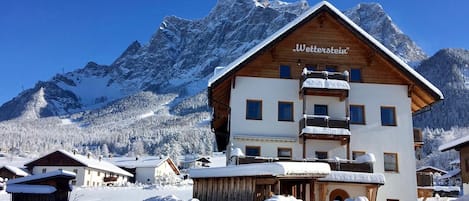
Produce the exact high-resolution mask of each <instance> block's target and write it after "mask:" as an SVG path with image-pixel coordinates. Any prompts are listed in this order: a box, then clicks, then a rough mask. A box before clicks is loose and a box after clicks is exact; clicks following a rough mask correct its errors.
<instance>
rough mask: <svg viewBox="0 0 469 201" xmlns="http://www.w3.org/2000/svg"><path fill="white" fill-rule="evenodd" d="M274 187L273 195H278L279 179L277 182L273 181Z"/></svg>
mask: <svg viewBox="0 0 469 201" xmlns="http://www.w3.org/2000/svg"><path fill="white" fill-rule="evenodd" d="M274 185H275V187H274V193H275V195H280V180H279V179H277V182H275V184H274Z"/></svg>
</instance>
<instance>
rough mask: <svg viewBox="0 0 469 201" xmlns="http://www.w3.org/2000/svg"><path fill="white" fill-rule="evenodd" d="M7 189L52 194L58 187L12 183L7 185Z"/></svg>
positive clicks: (8, 190)
mask: <svg viewBox="0 0 469 201" xmlns="http://www.w3.org/2000/svg"><path fill="white" fill-rule="evenodd" d="M6 191H7V192H8V193H28V194H51V193H53V192H55V191H57V189H56V188H55V187H53V186H48V185H28V184H11V185H7V189H6Z"/></svg>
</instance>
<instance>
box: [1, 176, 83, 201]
mask: <svg viewBox="0 0 469 201" xmlns="http://www.w3.org/2000/svg"><path fill="white" fill-rule="evenodd" d="M75 176H76V174H75V173H73V172H69V171H65V170H56V171H52V172H48V173H43V174H36V175H31V176H26V177H21V178H17V179H12V180H9V181H8V182H7V189H6V191H7V192H8V193H10V194H11V200H12V201H68V198H69V192H70V191H72V187H71V186H70V180H72V179H75Z"/></svg>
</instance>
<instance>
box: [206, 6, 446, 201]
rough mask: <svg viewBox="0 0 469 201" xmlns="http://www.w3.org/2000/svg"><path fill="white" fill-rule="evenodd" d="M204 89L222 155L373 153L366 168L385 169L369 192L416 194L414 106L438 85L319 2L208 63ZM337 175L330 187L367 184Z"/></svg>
mask: <svg viewBox="0 0 469 201" xmlns="http://www.w3.org/2000/svg"><path fill="white" fill-rule="evenodd" d="M303 47H304V48H303ZM218 70H220V69H218ZM209 98H210V105H211V106H212V107H213V109H214V118H213V119H212V128H213V129H214V130H215V134H216V137H217V143H218V146H219V149H220V148H221V149H223V146H224V145H226V151H227V160H228V163H230V157H229V156H230V151H231V150H232V149H234V148H239V149H241V150H243V151H244V153H245V155H246V157H247V158H251V161H252V160H259V159H263V160H295V161H302V160H308V161H310V160H311V161H333V160H335V161H340V160H344V161H352V162H353V161H354V159H355V158H356V157H358V156H360V155H364V154H373V155H374V157H375V160H376V161H375V162H374V164H373V167H372V170H371V172H372V173H382V174H384V176H385V178H386V184H385V185H383V186H381V187H379V191H378V194H377V198H376V200H389V201H394V200H401V201H402V200H415V199H416V198H417V188H416V187H417V182H416V177H415V172H416V168H415V154H414V141H413V140H414V139H413V125H412V115H413V114H415V113H416V112H418V111H420V110H423V109H425V108H426V107H428V106H430V105H431V104H433V103H435V102H437V101H439V100H441V99H443V95H442V94H441V92H440V91H439V90H438V89H437V88H435V87H434V86H433V85H432V84H431V83H429V82H428V81H427V80H425V79H424V78H423V77H421V76H420V75H418V73H416V72H415V71H414V70H413V69H412V68H411V67H409V66H408V65H407V64H405V63H404V62H403V61H401V60H400V59H399V58H397V56H395V55H394V54H392V53H391V52H390V51H389V50H387V49H386V48H385V47H383V45H382V44H380V43H379V42H377V41H376V40H375V39H373V38H372V37H371V36H370V35H368V34H367V33H366V32H364V31H363V30H362V29H360V28H359V27H358V26H357V25H355V24H354V23H353V22H351V20H350V19H348V18H347V17H345V16H344V15H343V14H342V13H340V11H338V10H337V9H336V8H334V7H333V6H332V5H330V4H329V3H326V2H322V3H319V4H318V5H316V6H315V7H313V8H312V9H311V10H310V11H308V12H306V13H305V14H303V15H302V16H300V17H299V18H298V19H297V20H295V21H293V22H292V23H290V24H288V25H287V26H286V27H284V28H283V29H281V30H280V31H279V32H277V33H275V34H274V35H273V36H271V37H270V38H268V39H266V40H265V41H264V42H262V43H261V44H260V45H258V46H256V47H254V48H253V49H252V50H251V51H249V52H248V53H246V54H245V55H244V56H242V57H241V58H239V59H237V60H236V61H234V62H233V63H231V64H230V65H228V66H227V67H225V68H224V69H223V70H222V71H218V73H215V74H214V76H213V77H212V79H211V80H210V81H209ZM220 144H222V145H221V146H220ZM334 185H335V184H328V185H327V189H328V191H327V192H329V193H331V192H333V191H334V190H340V191H344V192H345V194H344V193H342V194H344V196H346V197H353V196H359V195H360V194H361V195H364V194H366V192H365V190H366V189H365V188H362V187H359V186H355V188H353V187H350V186H344V185H339V186H342V189H340V188H339V187H337V186H334ZM352 186H353V185H352ZM339 194H341V192H339V193H338V195H339ZM352 195H353V196H352ZM344 196H342V195H341V196H339V197H338V198H339V200H341V199H343V197H344ZM325 197H327V200H331V199H334V200H335V199H336V198H335V197H334V196H333V195H332V194H331V195H330V196H325ZM316 200H317V199H316Z"/></svg>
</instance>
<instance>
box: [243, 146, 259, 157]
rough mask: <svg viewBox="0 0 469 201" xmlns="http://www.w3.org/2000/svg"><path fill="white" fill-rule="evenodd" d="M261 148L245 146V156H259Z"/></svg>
mask: <svg viewBox="0 0 469 201" xmlns="http://www.w3.org/2000/svg"><path fill="white" fill-rule="evenodd" d="M260 155H261V147H257V146H246V156H260Z"/></svg>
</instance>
